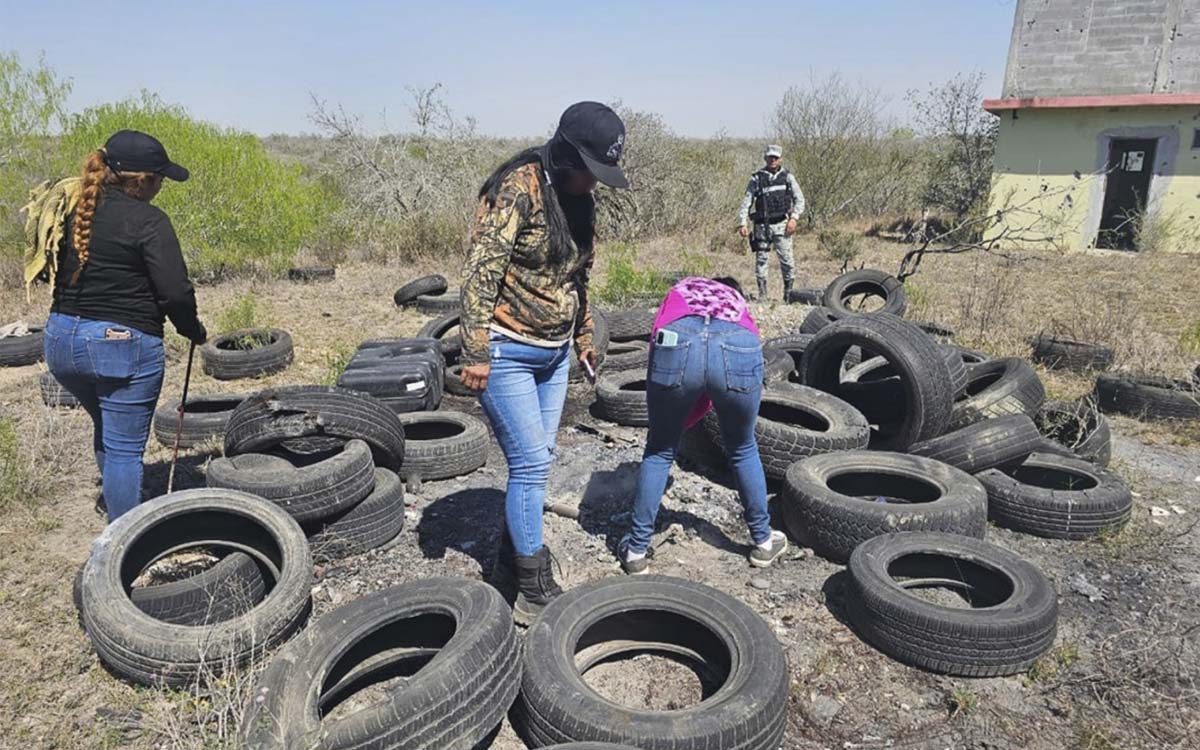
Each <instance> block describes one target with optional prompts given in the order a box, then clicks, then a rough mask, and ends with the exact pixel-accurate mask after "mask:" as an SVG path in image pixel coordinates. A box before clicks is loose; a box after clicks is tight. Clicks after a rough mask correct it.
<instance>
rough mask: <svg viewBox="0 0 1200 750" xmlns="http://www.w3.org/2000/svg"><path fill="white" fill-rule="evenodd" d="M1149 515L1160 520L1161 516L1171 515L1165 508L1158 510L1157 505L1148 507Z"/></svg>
mask: <svg viewBox="0 0 1200 750" xmlns="http://www.w3.org/2000/svg"><path fill="white" fill-rule="evenodd" d="M1150 515H1152V516H1158V517H1159V518H1162V517H1163V516H1169V515H1171V511H1169V510H1167V509H1166V508H1160V507H1158V506H1157V505H1151V506H1150Z"/></svg>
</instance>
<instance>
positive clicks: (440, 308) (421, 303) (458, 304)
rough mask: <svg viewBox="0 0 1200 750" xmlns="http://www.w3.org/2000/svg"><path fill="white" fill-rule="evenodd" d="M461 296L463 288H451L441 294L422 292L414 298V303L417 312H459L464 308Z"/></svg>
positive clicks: (432, 313) (434, 313)
mask: <svg viewBox="0 0 1200 750" xmlns="http://www.w3.org/2000/svg"><path fill="white" fill-rule="evenodd" d="M461 298H462V290H461V289H457V288H451V289H447V290H446V291H444V292H442V293H440V294H422V295H421V296H419V297H417V298H416V299H415V300H413V305H414V306H416V308H417V312H422V313H425V314H426V315H444V314H446V313H451V312H458V311H459V310H460V309H461V308H462V299H461Z"/></svg>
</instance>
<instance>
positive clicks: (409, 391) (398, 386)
mask: <svg viewBox="0 0 1200 750" xmlns="http://www.w3.org/2000/svg"><path fill="white" fill-rule="evenodd" d="M443 346H444V343H443V342H442V341H439V340H437V339H434V338H415V339H371V340H369V341H364V342H363V343H361V344H359V346H358V349H357V350H356V351H355V352H354V356H353V357H351V358H350V362H349V363H348V364H347V365H346V369H345V370H343V371H342V373H341V374H340V375H339V376H338V379H337V385H338V386H339V387H341V388H347V389H349V390H353V391H361V392H363V393H368V394H370V395H371V396H373V397H375V398H376V399H378V400H379V401H380V402H381V403H383V404H385V405H386V406H388V408H390V409H391V410H392V411H394V412H396V413H397V414H403V413H406V412H413V411H433V410H435V409H437V408H438V407H439V406H440V405H441V403H442V392H443V389H444V387H445V376H446V359H445V355H444V353H443Z"/></svg>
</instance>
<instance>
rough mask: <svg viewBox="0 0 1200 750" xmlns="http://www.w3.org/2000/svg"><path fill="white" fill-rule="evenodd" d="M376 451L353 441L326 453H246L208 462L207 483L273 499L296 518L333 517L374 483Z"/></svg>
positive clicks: (364, 494)
mask: <svg viewBox="0 0 1200 750" xmlns="http://www.w3.org/2000/svg"><path fill="white" fill-rule="evenodd" d="M374 468H375V467H374V464H373V463H372V462H371V450H370V448H368V447H367V444H366V443H364V442H363V441H361V440H351V441H349V442H348V443H346V444H345V445H344V446H342V447H341V448H340V449H338V450H333V451H330V452H328V453H326V454H322V453H318V454H314V455H309V456H298V455H295V454H290V453H288V452H287V451H283V450H278V451H277V452H276V454H275V455H268V454H262V453H245V454H239V455H234V456H230V457H229V458H218V459H215V460H214V461H212V462H211V463H209V465H208V472H207V477H208V486H209V487H220V488H224V489H230V490H240V491H242V492H247V493H249V494H251V495H257V496H258V497H261V498H263V499H264V500H269V501H271V502H272V503H274V504H275V505H277V506H279V507H280V508H282V509H283V510H285V511H286V512H287V513H288V515H290V516H291V517H292V518H295V519H296V520H297V521H301V522H303V521H312V520H316V519H319V518H326V517H328V516H332V515H334V514H336V513H338V512H340V511H343V510H345V509H347V508H349V507H350V506H352V505H355V504H356V503H358V502H359V501H360V500H362V499H363V498H364V497H366V496H367V495H369V494H370V493H371V489H372V488H373V487H374V486H375V470H374Z"/></svg>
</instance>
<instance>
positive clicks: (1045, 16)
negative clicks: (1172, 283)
mask: <svg viewBox="0 0 1200 750" xmlns="http://www.w3.org/2000/svg"><path fill="white" fill-rule="evenodd" d="M984 108H985V109H987V110H988V111H990V112H993V113H995V114H997V115H999V116H1000V129H999V139H998V141H997V143H996V155H995V167H994V174H993V181H992V194H991V209H992V211H999V210H1004V211H1005V221H1004V223H1003V225H1002V226H1001V227H999V228H997V229H996V230H994V231H993V232H992V234H993V235H994V234H996V233H997V232H1001V231H1007V232H1008V237H1009V238H1010V239H1012V240H1013V241H1014V242H1021V243H1028V242H1031V241H1035V239H1036V238H1041V237H1053V238H1054V240H1055V242H1056V244H1059V245H1060V246H1062V247H1065V248H1068V249H1088V248H1110V249H1124V250H1136V249H1138V246H1139V244H1142V245H1150V244H1153V245H1154V246H1156V247H1164V248H1165V249H1170V250H1185V251H1200V221H1198V220H1200V0H1018V2H1017V8H1016V18H1015V20H1014V22H1013V31H1012V40H1011V43H1010V47H1009V53H1008V65H1007V68H1006V71H1005V76H1004V88H1003V92H1002V96H1001V98H999V99H989V100H986V101H985V102H984ZM1139 232H1141V234H1139ZM1139 238H1140V239H1141V242H1139ZM1150 238H1155V239H1154V241H1153V243H1151V241H1150Z"/></svg>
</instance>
